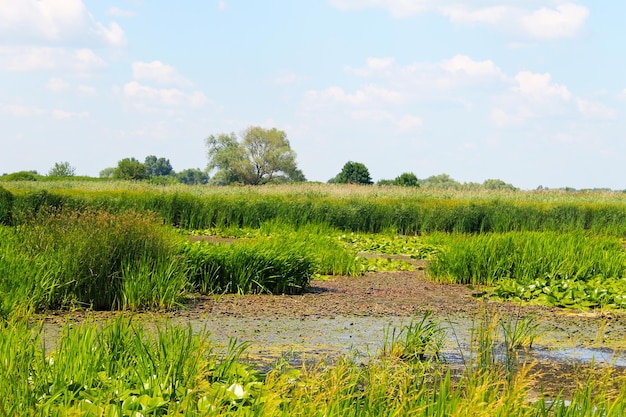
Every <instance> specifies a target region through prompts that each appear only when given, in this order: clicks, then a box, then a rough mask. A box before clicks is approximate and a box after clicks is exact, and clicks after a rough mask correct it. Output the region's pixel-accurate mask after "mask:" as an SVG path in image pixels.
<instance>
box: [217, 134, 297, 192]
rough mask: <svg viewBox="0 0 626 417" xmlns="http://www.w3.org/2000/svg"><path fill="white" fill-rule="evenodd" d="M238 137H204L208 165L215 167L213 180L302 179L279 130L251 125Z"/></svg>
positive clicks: (229, 135) (240, 181)
mask: <svg viewBox="0 0 626 417" xmlns="http://www.w3.org/2000/svg"><path fill="white" fill-rule="evenodd" d="M241 139H242V140H241V142H239V141H237V137H236V136H235V134H234V133H231V134H220V135H218V136H215V135H211V136H209V137H208V138H207V140H206V144H207V147H208V148H209V150H208V157H209V164H208V167H207V169H208V170H209V171H211V170H214V169H217V172H216V173H215V175H214V176H213V178H212V179H211V182H212V183H214V184H232V183H241V184H249V185H260V184H266V183H268V182H274V181H275V180H277V179H278V180H280V181H284V180H291V181H295V180H300V179H303V177H304V176H303V175H302V171H300V170H298V168H297V166H296V153H295V152H294V151H293V150H292V149H291V146H290V145H289V140H288V139H287V135H286V134H285V132H283V131H282V130H278V129H263V128H261V127H259V126H251V127H249V128H248V129H246V130H245V131H244V132H243V133H242V135H241Z"/></svg>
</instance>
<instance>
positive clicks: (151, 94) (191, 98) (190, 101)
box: [123, 81, 208, 107]
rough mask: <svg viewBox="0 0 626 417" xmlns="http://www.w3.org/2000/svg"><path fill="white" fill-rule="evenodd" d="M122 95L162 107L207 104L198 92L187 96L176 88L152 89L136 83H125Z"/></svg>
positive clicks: (206, 100) (202, 95) (203, 96)
mask: <svg viewBox="0 0 626 417" xmlns="http://www.w3.org/2000/svg"><path fill="white" fill-rule="evenodd" d="M123 93H124V96H125V97H127V98H130V99H134V100H139V101H145V102H148V104H154V103H157V104H161V105H164V106H187V107H201V106H203V105H205V104H206V103H207V102H208V99H207V97H206V96H205V95H204V94H203V93H201V92H199V91H194V92H192V93H190V94H187V93H185V92H183V91H181V90H179V89H177V88H153V87H148V86H145V85H141V84H139V83H138V82H137V81H131V82H129V83H126V84H125V85H124V88H123Z"/></svg>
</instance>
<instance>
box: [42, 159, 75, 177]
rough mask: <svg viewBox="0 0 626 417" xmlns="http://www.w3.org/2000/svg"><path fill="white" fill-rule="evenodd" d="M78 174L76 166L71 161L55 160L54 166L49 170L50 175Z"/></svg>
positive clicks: (68, 175)
mask: <svg viewBox="0 0 626 417" xmlns="http://www.w3.org/2000/svg"><path fill="white" fill-rule="evenodd" d="M75 174H76V168H74V167H73V166H71V165H70V163H69V162H55V163H54V166H53V167H52V168H51V169H50V171H48V176H49V177H73V176H74V175H75Z"/></svg>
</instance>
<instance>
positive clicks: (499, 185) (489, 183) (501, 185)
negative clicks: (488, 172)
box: [483, 179, 518, 191]
mask: <svg viewBox="0 0 626 417" xmlns="http://www.w3.org/2000/svg"><path fill="white" fill-rule="evenodd" d="M483 188H484V189H485V190H510V191H517V190H518V189H517V188H516V187H514V186H513V185H511V184H507V183H506V182H504V181H502V180H498V179H490V180H485V182H483Z"/></svg>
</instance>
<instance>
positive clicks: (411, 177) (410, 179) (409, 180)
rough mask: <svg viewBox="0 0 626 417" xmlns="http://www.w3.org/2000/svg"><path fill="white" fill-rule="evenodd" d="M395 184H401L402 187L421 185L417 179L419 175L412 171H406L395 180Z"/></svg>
mask: <svg viewBox="0 0 626 417" xmlns="http://www.w3.org/2000/svg"><path fill="white" fill-rule="evenodd" d="M393 184H394V185H399V186H402V187H419V186H420V182H419V180H418V179H417V176H416V175H415V174H414V173H412V172H405V173H403V174H401V175H399V176H398V177H396V178H395V179H394V180H393Z"/></svg>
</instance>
